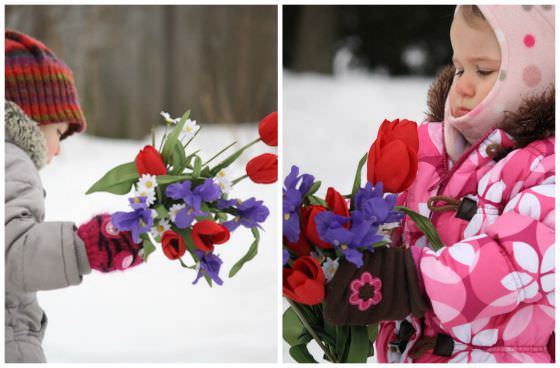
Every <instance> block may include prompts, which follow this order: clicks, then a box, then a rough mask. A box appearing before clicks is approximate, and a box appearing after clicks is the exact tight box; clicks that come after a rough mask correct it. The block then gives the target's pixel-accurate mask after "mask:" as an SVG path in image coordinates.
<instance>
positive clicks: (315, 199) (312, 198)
mask: <svg viewBox="0 0 560 368" xmlns="http://www.w3.org/2000/svg"><path fill="white" fill-rule="evenodd" d="M307 200H308V201H309V204H314V205H319V206H323V207H325V208H328V207H329V206H328V205H327V202H325V201H324V200H323V199H321V198H319V197H317V196H314V195H313V194H312V195H310V196H308V197H307Z"/></svg>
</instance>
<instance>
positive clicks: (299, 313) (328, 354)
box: [286, 298, 337, 363]
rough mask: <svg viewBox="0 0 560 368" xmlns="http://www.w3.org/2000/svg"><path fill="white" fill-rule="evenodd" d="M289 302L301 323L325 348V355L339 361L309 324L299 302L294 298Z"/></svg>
mask: <svg viewBox="0 0 560 368" xmlns="http://www.w3.org/2000/svg"><path fill="white" fill-rule="evenodd" d="M286 299H287V300H288V303H290V306H291V307H292V309H293V310H294V312H296V315H297V316H298V318H299V319H300V321H301V323H302V324H303V327H305V329H306V330H307V331H308V332H309V334H310V335H311V336H312V337H313V339H314V340H315V341H316V342H317V344H318V345H319V347H320V348H321V350H323V351H324V352H325V355H326V356H327V357H328V358H329V360H330V361H331V362H333V363H337V361H336V359H335V358H334V357H333V356H332V354H331V352H330V350H329V349H327V347H326V346H325V344H323V342H322V341H321V339H320V338H319V336H317V333H316V332H315V330H314V329H313V327H311V325H310V324H309V322H308V321H307V319H305V317H304V316H303V313H302V312H301V310H300V308H299V305H297V303H295V302H294V301H293V300H291V299H288V298H286Z"/></svg>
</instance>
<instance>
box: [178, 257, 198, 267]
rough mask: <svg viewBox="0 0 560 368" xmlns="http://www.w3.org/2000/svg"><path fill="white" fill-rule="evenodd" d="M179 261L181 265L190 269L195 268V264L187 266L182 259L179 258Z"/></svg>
mask: <svg viewBox="0 0 560 368" xmlns="http://www.w3.org/2000/svg"><path fill="white" fill-rule="evenodd" d="M179 263H181V267H184V268H190V269H191V270H196V265H192V266H187V265H186V264H185V262H183V260H182V259H181V258H179Z"/></svg>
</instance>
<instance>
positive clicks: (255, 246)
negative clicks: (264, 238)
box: [229, 227, 261, 277]
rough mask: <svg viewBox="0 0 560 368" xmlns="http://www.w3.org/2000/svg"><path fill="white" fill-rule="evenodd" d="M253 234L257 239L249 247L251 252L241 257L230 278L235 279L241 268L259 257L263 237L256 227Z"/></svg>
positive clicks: (252, 229) (252, 230) (232, 269)
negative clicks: (260, 241)
mask: <svg viewBox="0 0 560 368" xmlns="http://www.w3.org/2000/svg"><path fill="white" fill-rule="evenodd" d="M251 232H252V233H253V237H254V238H255V240H254V241H253V243H252V244H251V246H250V247H249V250H248V251H247V253H245V255H244V256H243V257H241V259H239V261H237V263H236V264H234V265H233V267H232V268H231V270H230V271H229V277H233V276H234V275H235V274H236V273H237V272H238V271H239V270H240V269H241V267H243V265H244V264H245V263H246V262H249V261H250V260H252V259H253V258H255V256H256V255H257V251H258V246H259V240H260V238H261V236H260V233H259V230H258V229H257V228H256V227H253V228H251Z"/></svg>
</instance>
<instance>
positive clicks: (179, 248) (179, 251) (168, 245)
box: [161, 230, 187, 260]
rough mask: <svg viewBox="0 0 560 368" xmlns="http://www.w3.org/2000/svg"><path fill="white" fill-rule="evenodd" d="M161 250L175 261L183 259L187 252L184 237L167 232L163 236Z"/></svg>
mask: <svg viewBox="0 0 560 368" xmlns="http://www.w3.org/2000/svg"><path fill="white" fill-rule="evenodd" d="M161 248H162V249H163V254H165V256H166V257H167V258H169V259H173V260H175V259H178V258H181V257H182V256H183V255H184V254H185V251H186V250H187V248H186V247H185V241H184V240H183V237H182V236H181V235H179V234H177V233H176V232H174V231H172V230H167V231H166V232H164V233H163V235H162V236H161Z"/></svg>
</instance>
